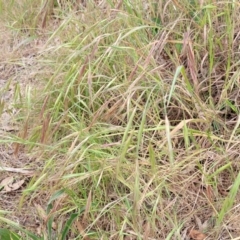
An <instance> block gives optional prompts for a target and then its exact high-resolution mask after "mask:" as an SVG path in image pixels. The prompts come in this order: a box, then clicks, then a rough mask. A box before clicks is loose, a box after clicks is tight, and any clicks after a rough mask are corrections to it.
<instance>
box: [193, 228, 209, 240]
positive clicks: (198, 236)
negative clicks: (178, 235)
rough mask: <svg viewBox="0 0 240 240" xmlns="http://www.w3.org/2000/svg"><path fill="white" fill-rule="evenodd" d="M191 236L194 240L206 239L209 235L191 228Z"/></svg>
mask: <svg viewBox="0 0 240 240" xmlns="http://www.w3.org/2000/svg"><path fill="white" fill-rule="evenodd" d="M189 237H190V238H192V239H194V240H204V239H205V238H206V237H207V236H206V235H205V234H204V233H201V232H200V231H198V230H195V229H191V230H190V232H189Z"/></svg>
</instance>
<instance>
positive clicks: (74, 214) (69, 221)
mask: <svg viewBox="0 0 240 240" xmlns="http://www.w3.org/2000/svg"><path fill="white" fill-rule="evenodd" d="M78 216H79V213H72V214H71V216H70V218H69V219H68V220H67V222H66V224H65V227H64V229H63V231H62V237H61V240H65V239H66V237H67V234H68V232H69V231H70V228H71V226H72V224H73V221H74V220H75V219H76V218H77V217H78Z"/></svg>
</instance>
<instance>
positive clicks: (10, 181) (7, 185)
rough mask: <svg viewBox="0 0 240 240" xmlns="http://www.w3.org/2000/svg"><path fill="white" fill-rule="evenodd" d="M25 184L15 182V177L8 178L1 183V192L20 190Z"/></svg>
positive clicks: (21, 181) (22, 181)
mask: <svg viewBox="0 0 240 240" xmlns="http://www.w3.org/2000/svg"><path fill="white" fill-rule="evenodd" d="M23 183H24V180H20V181H17V182H15V179H14V177H7V178H5V179H3V180H2V182H1V183H0V191H2V193H7V192H12V191H15V190H17V189H19V188H20V187H21V186H22V185H23Z"/></svg>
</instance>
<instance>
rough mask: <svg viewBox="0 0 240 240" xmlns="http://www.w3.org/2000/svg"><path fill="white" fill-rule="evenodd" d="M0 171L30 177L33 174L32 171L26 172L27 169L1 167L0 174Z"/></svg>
mask: <svg viewBox="0 0 240 240" xmlns="http://www.w3.org/2000/svg"><path fill="white" fill-rule="evenodd" d="M1 171H6V172H16V173H22V174H24V175H30V176H32V175H33V173H34V172H33V171H32V170H27V169H23V168H10V167H1V166H0V172H1Z"/></svg>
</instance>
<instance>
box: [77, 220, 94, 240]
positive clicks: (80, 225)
mask: <svg viewBox="0 0 240 240" xmlns="http://www.w3.org/2000/svg"><path fill="white" fill-rule="evenodd" d="M75 224H76V225H77V229H78V231H79V233H80V234H81V235H82V237H83V239H84V240H91V239H90V238H89V237H88V236H85V226H84V225H85V224H83V223H82V222H81V221H76V222H75Z"/></svg>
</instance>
